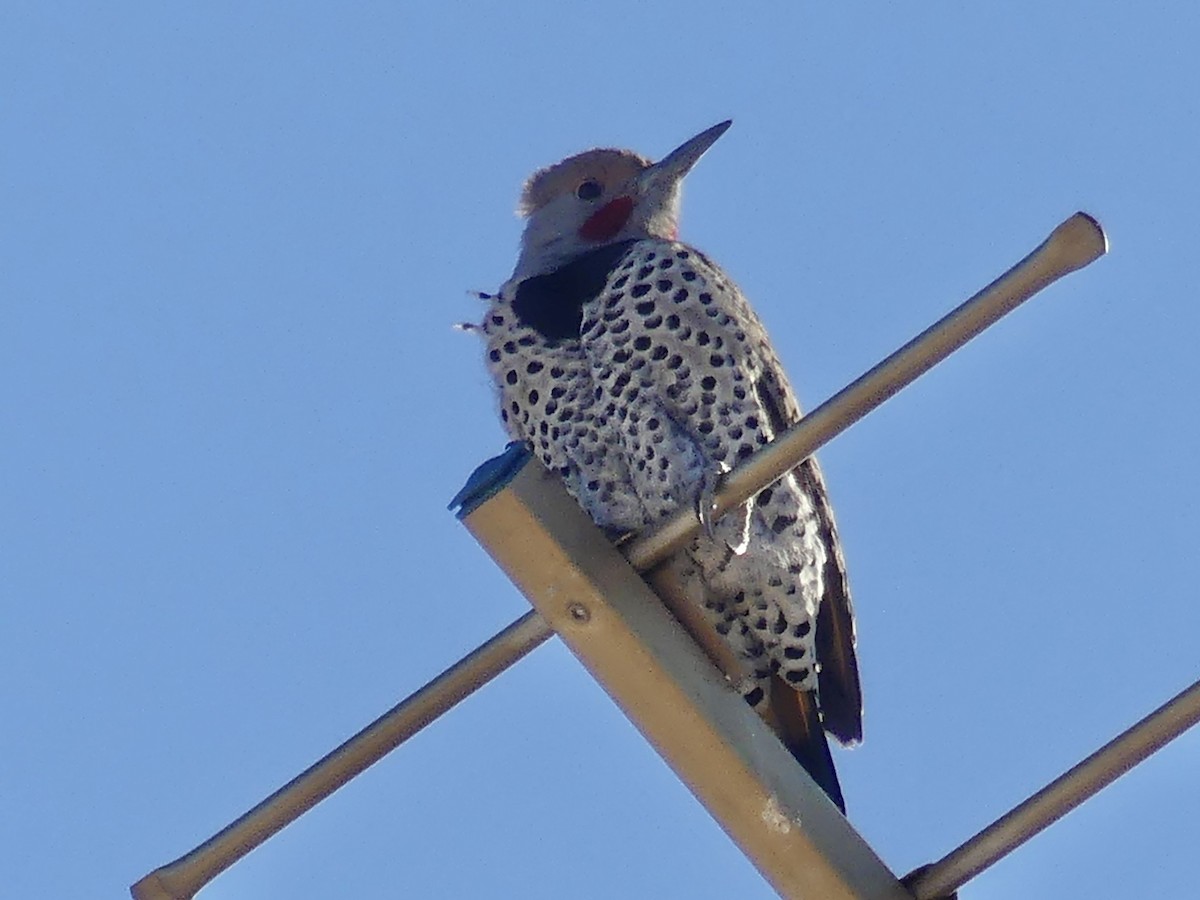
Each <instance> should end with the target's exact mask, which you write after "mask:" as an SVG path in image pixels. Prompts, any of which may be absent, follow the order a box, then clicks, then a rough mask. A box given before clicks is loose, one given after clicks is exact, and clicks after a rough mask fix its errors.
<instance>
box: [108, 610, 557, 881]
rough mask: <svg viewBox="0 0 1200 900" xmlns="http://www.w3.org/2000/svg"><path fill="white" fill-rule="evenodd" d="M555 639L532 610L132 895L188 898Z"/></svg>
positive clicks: (157, 872) (154, 875)
mask: <svg viewBox="0 0 1200 900" xmlns="http://www.w3.org/2000/svg"><path fill="white" fill-rule="evenodd" d="M552 633H553V632H551V630H550V628H549V627H548V626H547V625H546V623H545V621H543V619H542V617H541V616H539V615H538V614H537V612H536V611H535V610H530V611H529V612H527V613H526V614H525V615H523V616H522V617H521V618H519V619H517V621H515V622H513V623H512V624H511V625H509V626H508V627H507V628H505V629H504V630H503V631H501V632H500V633H499V634H497V635H496V636H495V637H493V638H492V639H491V640H489V641H488V642H487V643H485V644H483V645H481V646H480V647H478V648H476V649H475V650H473V651H472V652H471V653H470V654H469V655H468V656H465V657H463V658H462V659H460V660H459V661H458V662H456V663H455V664H454V665H452V666H451V667H450V668H448V669H447V670H446V671H445V672H443V673H442V674H441V675H439V676H437V677H436V678H434V679H433V680H432V681H430V682H429V683H428V684H426V685H425V686H424V687H422V688H420V689H419V690H418V691H416V693H414V694H412V695H411V696H409V697H408V698H407V699H405V700H403V701H401V702H400V703H399V704H398V705H396V706H394V707H392V708H391V709H390V710H388V711H387V712H386V713H384V714H383V715H382V716H380V717H379V718H378V719H376V720H375V721H374V722H372V723H371V724H370V725H368V726H367V727H366V728H364V729H363V730H362V731H360V732H359V733H358V734H356V735H355V736H354V737H352V738H350V739H349V740H348V741H346V742H345V743H344V744H342V745H341V746H340V747H338V748H337V749H336V750H334V751H333V752H332V753H329V754H328V755H327V756H325V757H324V758H323V759H321V760H320V761H319V762H317V763H314V764H313V765H312V766H310V767H309V768H308V769H307V770H306V771H304V772H303V773H302V774H300V775H297V776H296V777H295V778H293V779H292V780H291V781H290V782H288V783H287V784H286V785H284V786H283V787H281V788H280V789H279V790H277V791H276V792H275V793H274V794H272V795H271V796H270V797H268V798H267V799H265V800H263V801H262V802H261V803H259V804H258V806H256V807H254V809H252V810H250V811H249V812H248V813H246V814H245V815H243V816H242V817H241V818H239V819H238V820H237V821H235V822H233V823H232V824H230V825H228V826H226V827H225V828H224V829H222V830H221V831H220V832H218V833H217V834H215V835H214V836H213V837H211V838H209V839H208V840H207V841H205V842H204V843H203V844H201V845H200V846H199V847H197V848H196V849H195V850H193V851H192V852H191V853H188V854H187V855H185V856H182V857H180V858H179V859H177V860H175V862H173V863H169V864H167V865H165V866H163V867H162V868H160V869H156V870H155V871H153V872H151V873H150V874H149V875H147V876H146V877H145V878H143V879H142V880H141V881H139V882H138V883H137V884H135V885H134V886H133V887H132V888H131V889H130V890H131V893H132V894H133V897H134V900H188V898H190V897H192V896H193V895H194V894H195V893H196V892H197V891H199V890H200V889H201V888H202V887H204V885H206V884H208V882H209V881H211V880H212V879H213V878H216V877H217V875H219V874H220V873H221V872H223V871H225V869H227V868H229V866H231V865H233V864H234V863H235V862H237V861H238V860H239V859H241V858H242V857H243V856H245V855H246V854H247V853H249V852H250V851H251V850H253V849H254V848H255V847H257V846H258V845H259V844H261V843H262V842H263V841H265V840H266V839H267V838H269V837H271V836H272V835H273V834H275V833H276V832H278V831H279V830H280V829H282V828H283V827H284V826H285V825H288V824H290V823H292V822H294V821H295V820H296V819H298V818H300V816H301V815H303V814H304V813H305V812H307V811H308V810H309V809H310V808H312V807H313V806H315V805H316V804H317V803H319V802H320V801H322V800H324V799H325V798H326V797H328V796H329V795H330V794H332V793H333V792H334V791H336V790H337V789H338V788H340V787H341V786H342V785H343V784H345V783H346V782H347V781H349V780H350V779H351V778H353V777H354V776H356V775H358V774H359V773H360V772H362V771H363V770H365V769H366V768H368V767H369V766H372V765H374V764H375V763H377V762H378V761H379V760H381V759H383V757H384V756H386V755H387V754H388V753H390V752H391V751H392V750H394V749H395V748H396V747H397V746H399V745H400V744H401V743H403V742H404V741H406V740H407V739H408V738H410V737H412V736H413V735H414V734H416V733H417V732H418V731H420V730H421V729H422V728H424V727H425V726H426V725H428V724H429V723H430V722H432V721H433V720H434V719H436V718H437V717H438V716H440V715H441V714H442V713H444V712H446V711H447V710H448V709H450V708H451V707H452V706H454V705H455V704H457V703H458V702H459V701H460V700H462V699H463V698H464V697H467V696H469V695H470V694H472V693H474V692H475V690H477V689H478V688H480V687H482V686H483V685H484V684H486V683H487V682H489V681H491V680H492V679H493V678H495V677H496V676H497V675H499V674H500V673H501V672H503V671H504V670H505V669H507V668H508V667H509V666H511V665H512V664H513V663H515V662H516V661H517V660H519V659H521V657H523V656H525V655H526V654H527V653H529V652H530V651H531V650H533V649H534V648H535V647H537V646H538V645H539V644H541V643H543V642H544V641H545V640H546V639H547V638H549V637H550V635H551V634H552Z"/></svg>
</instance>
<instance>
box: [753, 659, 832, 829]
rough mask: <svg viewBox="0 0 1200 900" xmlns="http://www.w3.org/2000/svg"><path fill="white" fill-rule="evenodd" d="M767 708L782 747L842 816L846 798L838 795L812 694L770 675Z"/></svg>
mask: <svg viewBox="0 0 1200 900" xmlns="http://www.w3.org/2000/svg"><path fill="white" fill-rule="evenodd" d="M771 707H772V712H773V713H774V718H775V719H776V721H777V722H779V724H780V726H781V729H780V730H781V735H780V737H782V738H783V743H784V746H786V747H787V748H788V750H790V751H791V752H792V756H794V757H795V758H796V761H797V762H798V763H800V765H802V766H804V771H806V772H808V774H809V776H810V777H811V778H812V780H813V781H815V782H816V783H817V784H818V785H820V786H821V789H822V790H823V791H825V793H826V794H828V795H829V799H830V800H832V801H833V802H834V804H835V805H836V806H837V808H838V809H840V810H841V811H842V814H843V815H844V814H845V812H846V801H845V799H844V798H843V797H842V785H841V783H840V782H839V781H838V777H837V770H836V769H835V768H834V767H833V755H832V754H831V753H830V752H829V741H827V740H826V739H825V729H824V728H823V727H822V726H821V714H820V713H819V712H818V711H817V698H816V695H815V694H814V693H813V692H811V691H797V690H796V689H794V688H792V687H790V686H788V685H787V684H785V683H784V682H783V681H782V680H780V679H778V678H777V677H776V678H772V679H771Z"/></svg>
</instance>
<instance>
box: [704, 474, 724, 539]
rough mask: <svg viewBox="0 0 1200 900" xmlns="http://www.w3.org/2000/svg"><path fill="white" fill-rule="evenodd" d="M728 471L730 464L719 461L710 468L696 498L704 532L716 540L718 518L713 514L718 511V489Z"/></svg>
mask: <svg viewBox="0 0 1200 900" xmlns="http://www.w3.org/2000/svg"><path fill="white" fill-rule="evenodd" d="M728 471H729V466H727V465H725V463H717V464H716V465H715V466H713V467H712V468H710V469H708V470H707V471H706V472H705V473H704V481H703V482H702V483H701V485H700V494H699V496H698V497H697V498H696V518H697V519H699V520H700V525H701V526H702V527H703V528H704V533H705V534H706V535H708V537H709V539H710V540H714V541H715V540H716V539H717V529H716V525H717V520H716V518H715V517H714V515H713V513H715V512H716V511H717V489H718V488H719V487H720V486H721V476H722V475H724V474H725V473H726V472H728Z"/></svg>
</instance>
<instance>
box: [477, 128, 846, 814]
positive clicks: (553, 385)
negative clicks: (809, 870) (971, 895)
mask: <svg viewBox="0 0 1200 900" xmlns="http://www.w3.org/2000/svg"><path fill="white" fill-rule="evenodd" d="M730 124H731V123H730V122H722V123H720V124H719V125H716V126H714V127H712V128H709V129H708V130H707V131H704V132H702V133H701V134H699V135H697V136H696V137H694V138H692V139H691V140H689V141H687V142H685V143H684V144H682V145H681V146H680V147H678V148H677V149H675V150H674V151H672V152H671V153H669V154H668V155H667V156H666V157H665V158H663V159H662V160H660V161H659V162H657V163H651V162H650V161H649V160H648V159H646V158H645V157H643V156H640V155H639V154H637V153H634V152H632V151H628V150H616V149H595V150H588V151H586V152H584V153H580V154H577V155H575V156H571V157H568V158H567V159H564V160H562V161H561V162H558V163H556V164H554V165H552V166H549V167H547V168H545V169H542V170H540V171H538V172H536V173H534V175H533V176H531V177H530V178H529V180H528V181H527V182H526V184H525V187H524V190H523V191H522V194H521V202H520V213H521V214H522V215H523V216H524V217H525V219H526V223H525V229H524V232H523V235H522V238H521V247H520V255H519V258H518V260H517V264H516V268H515V270H514V271H513V274H512V277H511V278H509V279H508V281H506V282H505V283H504V285H503V286H502V287H501V289H500V290H499V292H497V293H496V294H494V295H483V296H484V298H485V299H486V300H487V302H488V310H487V313H486V315H485V317H484V320H483V322H482V323H480V324H479V326H478V327H477V329H475V330H478V331H480V332H482V335H483V336H484V338H485V339H486V344H487V347H486V362H487V367H488V370H489V372H490V374H491V375H492V376H493V378H494V379H495V382H496V385H497V388H498V391H499V402H500V417H501V419H502V420H503V423H504V426H505V428H506V430H507V431H508V433H509V434H510V436H511V437H512V438H513V439H514V440H517V441H524V442H526V443H527V444H528V445H529V446H530V448H531V449H532V450H533V452H534V453H536V454H537V455H538V456H539V457H540V458H541V460H542V462H543V463H545V465H546V466H547V467H548V468H550V469H551V470H553V471H555V472H557V473H558V474H559V475H561V476H562V478H563V481H564V482H565V484H566V487H567V489H568V490H569V491H570V493H571V494H572V495H573V496H574V497H575V499H576V500H577V501H578V502H579V503H580V504H581V505H582V506H583V508H584V509H585V510H586V511H587V512H588V514H589V515H590V516H591V517H592V519H594V520H595V522H596V523H597V524H598V525H600V526H601V527H602V528H604V529H606V531H608V533H609V534H611V535H613V536H614V537H615V536H620V535H625V534H629V533H632V532H637V531H640V530H642V529H644V528H646V527H647V526H650V525H653V524H654V523H656V522H658V521H659V520H661V519H662V518H663V517H665V516H668V515H670V514H671V513H673V512H675V511H676V510H677V509H679V508H680V507H681V506H689V507H692V508H694V509H695V510H696V511H697V514H698V515H699V517H700V521H701V522H702V523H703V525H704V528H703V529H702V530H701V532H700V533H699V535H698V537H696V538H695V539H694V540H693V541H692V542H691V543H690V545H688V546H687V547H686V548H684V549H683V550H680V551H678V552H677V553H676V554H675V555H674V556H673V557H672V558H670V559H669V560H667V561H666V562H665V563H664V564H663V565H662V569H661V573H665V575H666V576H669V577H670V578H672V579H674V583H675V584H676V585H677V586H678V588H679V589H680V590H681V591H682V592H683V594H684V596H685V597H686V600H687V602H689V603H690V604H693V605H694V608H695V609H696V610H699V615H698V618H699V621H700V622H701V623H702V625H704V627H707V628H708V629H710V633H709V634H710V636H713V635H715V636H716V637H713V640H714V641H716V643H718V644H719V645H720V647H722V648H723V649H724V652H725V654H726V656H727V657H728V659H727V660H726V661H725V665H724V668H725V672H726V675H727V676H728V677H729V678H730V679H731V680H732V681H733V682H734V683H735V686H736V687H737V688H738V689H739V690H740V691H741V692H742V694H743V696H744V697H745V698H746V700H747V702H749V703H750V704H751V705H752V706H753V707H754V708H755V709H756V710H757V711H758V712H759V713H760V715H762V716H763V718H764V719H765V720H766V721H767V722H768V723H769V724H771V725H772V727H773V728H774V729H775V730H776V731H777V733H779V735H780V738H781V739H782V740H783V742H784V743H785V744H786V745H787V746H788V749H789V750H790V751H791V752H792V754H793V755H794V756H795V757H796V759H797V760H798V761H799V762H800V764H801V765H803V766H804V767H805V769H806V770H807V771H808V772H809V774H810V775H811V776H812V778H813V779H814V780H815V781H816V782H817V783H818V784H819V785H820V786H821V787H822V788H823V789H824V790H825V792H826V793H827V794H828V795H829V797H830V799H831V800H832V801H833V802H834V803H836V804H837V806H838V807H839V808H840V809H842V810H843V811H844V810H845V803H844V800H843V796H842V791H841V787H840V785H839V783H838V778H837V773H836V771H835V770H834V766H833V760H832V757H831V754H830V751H829V745H828V742H827V741H826V738H825V732H829V733H830V734H832V735H833V736H834V737H835V738H837V739H838V740H839V741H840V742H841V743H843V744H847V745H849V744H854V743H857V742H858V741H859V740H861V738H862V697H861V691H860V687H859V678H858V664H857V660H856V656H855V630H854V616H853V610H852V607H851V602H850V590H849V586H848V583H847V579H846V565H845V560H844V557H843V553H842V548H841V544H840V541H839V538H838V533H837V528H836V526H835V524H834V518H833V511H832V509H831V507H830V504H829V499H828V497H827V494H826V488H825V482H824V479H823V477H822V475H821V470H820V468H819V466H818V465H817V461H816V459H811V458H810V459H808V460H806V461H804V462H803V463H801V464H800V465H799V466H797V467H796V468H795V469H794V470H792V471H791V472H789V473H788V474H787V475H785V476H784V477H783V478H782V479H780V480H779V481H777V482H776V483H775V484H773V485H771V486H769V487H766V488H764V489H763V490H762V491H760V492H759V493H758V494H757V495H756V496H755V497H753V498H752V499H751V500H749V501H748V502H747V503H745V504H743V505H742V506H741V507H739V508H737V509H735V510H732V511H730V512H729V513H727V514H726V515H724V516H723V517H722V518H720V519H719V520H716V521H713V518H712V516H711V511H712V509H713V498H714V496H715V494H716V491H717V487H718V485H719V482H720V479H721V476H722V475H723V474H724V473H725V472H726V471H728V470H729V469H730V468H731V467H733V466H735V465H737V463H738V462H740V461H741V460H743V459H745V458H746V457H747V456H749V455H750V454H752V453H753V452H754V451H756V450H757V449H759V448H760V447H762V446H763V445H764V444H766V443H767V442H768V441H770V440H772V439H773V438H774V437H775V436H776V435H778V434H779V433H780V432H782V431H783V430H784V429H786V428H787V427H788V426H790V425H792V424H794V423H795V422H796V421H797V420H798V419H799V418H800V415H801V412H800V407H799V405H798V403H797V401H796V397H795V394H794V393H793V391H792V388H791V386H790V384H789V383H788V380H787V377H786V375H785V374H784V372H783V369H782V367H781V366H780V364H779V360H778V358H777V356H776V354H775V351H774V349H773V348H772V346H771V343H770V340H769V339H768V337H767V333H766V331H765V329H764V328H763V326H762V324H761V323H760V322H759V320H758V317H757V316H756V315H755V313H754V312H753V310H751V308H750V305H749V303H748V302H747V300H746V298H745V296H744V295H743V294H742V292H741V291H740V290H739V289H738V287H737V286H736V285H735V284H734V283H733V281H731V280H730V278H729V277H728V276H727V275H725V273H724V272H723V271H722V270H721V269H720V268H719V267H718V266H717V265H716V264H715V263H714V262H713V261H712V260H711V259H710V258H709V257H708V256H706V255H705V254H704V253H702V252H700V251H699V250H697V249H695V248H694V247H691V246H689V245H687V244H684V243H681V242H679V240H678V239H677V238H678V223H679V208H680V187H681V183H682V181H683V178H684V176H685V175H686V174H687V173H688V172H689V171H690V170H691V168H692V167H693V166H694V165H695V163H696V162H697V160H699V159H700V157H701V156H702V155H703V154H704V153H705V151H707V150H708V148H709V147H710V146H712V144H713V143H714V142H715V141H716V140H717V139H718V138H719V137H720V136H721V135H722V134H724V133H725V131H726V130H727V129H728V128H729V126H730Z"/></svg>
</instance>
